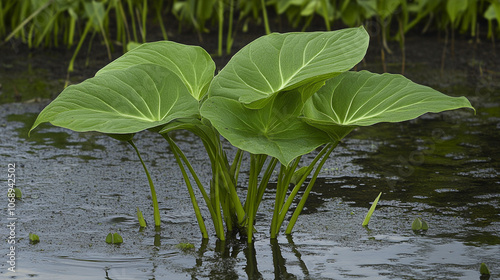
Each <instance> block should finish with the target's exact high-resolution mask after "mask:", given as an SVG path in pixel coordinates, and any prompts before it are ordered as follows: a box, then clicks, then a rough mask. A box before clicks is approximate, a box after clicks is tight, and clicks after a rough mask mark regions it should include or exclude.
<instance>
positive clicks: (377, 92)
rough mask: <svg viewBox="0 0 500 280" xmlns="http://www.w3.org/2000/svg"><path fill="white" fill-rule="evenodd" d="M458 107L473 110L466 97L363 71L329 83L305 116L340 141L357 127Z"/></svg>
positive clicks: (412, 117) (345, 75) (399, 78)
mask: <svg viewBox="0 0 500 280" xmlns="http://www.w3.org/2000/svg"><path fill="white" fill-rule="evenodd" d="M458 108H471V109H474V108H473V107H472V106H471V105H470V103H469V101H468V100H467V98H465V97H451V96H447V95H445V94H442V93H440V92H439V91H436V90H434V89H432V88H429V87H426V86H423V85H419V84H416V83H414V82H412V81H410V80H408V79H407V78H405V77H403V76H401V75H394V74H382V75H380V74H374V73H370V72H368V71H361V72H345V73H342V74H341V75H339V76H337V77H334V78H332V79H330V80H328V81H327V82H326V83H325V86H323V87H322V88H321V89H320V90H319V91H318V92H317V93H315V94H314V95H313V96H312V97H311V98H310V99H309V100H308V101H307V102H306V103H305V105H304V117H305V119H306V121H307V122H308V123H309V124H310V125H313V126H315V127H317V128H320V129H322V130H324V131H325V132H327V133H328V134H329V135H330V137H332V138H333V139H335V140H340V139H342V138H343V137H345V135H347V134H348V133H349V132H350V131H351V130H352V129H353V128H355V127H357V126H370V125H373V124H376V123H380V122H401V121H406V120H410V119H414V118H416V117H418V116H420V115H423V114H425V113H430V112H431V113H438V112H442V111H446V110H454V109H458Z"/></svg>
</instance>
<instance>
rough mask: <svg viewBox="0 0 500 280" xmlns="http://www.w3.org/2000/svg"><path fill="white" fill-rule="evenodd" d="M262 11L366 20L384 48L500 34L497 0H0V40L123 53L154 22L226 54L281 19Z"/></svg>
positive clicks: (292, 20)
mask: <svg viewBox="0 0 500 280" xmlns="http://www.w3.org/2000/svg"><path fill="white" fill-rule="evenodd" d="M268 14H271V15H278V16H279V18H280V19H281V18H283V17H284V18H286V24H288V25H289V26H291V27H293V28H294V29H297V30H305V29H307V28H308V27H309V26H310V24H311V22H312V20H313V19H314V18H315V17H319V18H321V19H322V21H323V22H324V29H327V30H330V29H331V26H333V25H337V26H339V25H340V26H341V27H346V26H347V27H354V26H359V25H361V24H364V25H367V26H370V27H371V28H372V29H373V30H375V31H376V32H377V33H378V34H379V35H380V36H381V38H382V42H383V44H384V48H386V50H387V51H388V52H390V50H389V49H388V48H387V44H386V41H387V40H398V41H401V40H402V39H403V38H404V34H405V33H407V32H408V31H410V30H412V29H417V30H418V31H426V30H428V29H429V28H433V29H438V30H443V29H444V30H448V28H452V29H453V30H459V31H460V32H462V33H466V32H470V34H471V36H476V33H477V30H478V29H479V27H478V23H484V24H483V25H482V26H481V28H484V29H486V28H487V29H488V32H487V37H488V38H492V37H494V36H495V35H498V34H499V33H500V28H499V23H500V0H245V1H244V0H23V1H19V0H0V38H3V40H4V41H8V40H10V39H12V38H18V39H19V40H21V41H22V42H24V43H26V44H27V45H28V46H29V47H40V46H56V47H57V46H59V45H64V46H67V47H73V46H74V45H75V44H77V47H76V49H75V56H76V54H77V53H78V52H79V50H80V47H81V46H82V43H83V42H84V41H85V40H86V39H88V37H89V35H90V37H93V36H94V35H96V34H97V35H99V36H100V37H101V39H102V42H103V45H105V47H106V48H107V51H108V54H109V56H111V51H112V50H113V47H116V46H119V47H122V48H123V50H124V51H126V46H127V44H128V43H129V42H146V41H147V38H148V37H147V31H148V27H149V30H151V27H159V28H160V29H161V33H162V36H163V38H164V39H166V40H167V39H168V35H167V28H166V26H170V27H172V26H175V27H178V31H179V32H182V31H183V30H186V29H189V30H195V31H196V32H198V34H199V36H200V39H201V34H203V33H206V32H210V31H211V30H212V29H213V30H214V31H216V32H218V34H219V49H218V54H219V55H221V54H222V44H223V41H222V37H223V35H226V36H227V39H226V51H227V53H230V52H231V46H232V43H233V38H234V34H235V33H236V32H244V31H246V30H248V26H249V25H250V24H253V25H257V26H263V27H264V29H263V32H264V31H265V33H269V32H272V31H273V30H272V28H271V27H270V26H278V24H282V22H281V20H274V19H277V18H278V17H273V18H272V20H269V19H268ZM233 23H234V24H235V27H234V28H233ZM236 27H237V28H236ZM403 40H404V39H403ZM72 68H73V65H72V63H71V64H70V67H69V70H70V71H71V70H72Z"/></svg>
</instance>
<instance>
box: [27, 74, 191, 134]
mask: <svg viewBox="0 0 500 280" xmlns="http://www.w3.org/2000/svg"><path fill="white" fill-rule="evenodd" d="M198 112H199V111H198V101H197V100H196V99H195V98H193V96H191V94H190V93H189V91H188V89H187V88H186V86H185V84H184V82H183V81H182V80H181V79H180V78H179V77H178V76H177V75H176V74H175V73H174V72H172V71H170V70H168V69H166V68H164V67H160V66H157V65H153V64H140V65H136V66H132V67H130V68H128V69H126V71H124V70H116V71H109V72H106V73H102V74H100V75H97V76H95V77H93V78H90V79H87V80H85V81H84V82H82V83H80V84H77V85H72V86H69V87H67V88H66V89H65V90H64V91H63V92H62V93H61V94H60V95H59V96H58V97H57V98H56V99H54V101H52V102H51V103H50V104H49V105H48V106H47V107H45V109H43V111H42V112H41V113H40V115H38V117H37V119H36V121H35V123H34V124H33V127H32V128H31V130H33V129H34V128H36V127H37V126H38V125H39V124H40V123H43V122H50V123H52V124H53V125H56V126H60V127H64V128H69V129H71V130H74V131H99V132H103V133H110V134H129V133H135V132H139V131H141V130H145V129H149V128H153V127H156V126H159V125H163V124H166V123H168V122H169V121H171V120H173V119H177V118H187V117H192V116H193V115H197V114H198ZM31 130H30V131H31Z"/></svg>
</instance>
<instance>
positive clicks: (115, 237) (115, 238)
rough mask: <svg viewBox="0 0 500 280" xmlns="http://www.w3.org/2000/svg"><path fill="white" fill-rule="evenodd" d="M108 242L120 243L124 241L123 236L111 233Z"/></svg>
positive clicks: (107, 238)
mask: <svg viewBox="0 0 500 280" xmlns="http://www.w3.org/2000/svg"><path fill="white" fill-rule="evenodd" d="M106 243H108V244H120V243H123V238H122V237H121V235H119V234H118V233H116V232H115V233H109V234H108V236H106Z"/></svg>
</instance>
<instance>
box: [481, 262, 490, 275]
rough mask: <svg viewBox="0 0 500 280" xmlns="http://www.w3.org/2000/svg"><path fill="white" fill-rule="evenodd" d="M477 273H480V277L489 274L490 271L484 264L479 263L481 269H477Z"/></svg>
mask: <svg viewBox="0 0 500 280" xmlns="http://www.w3.org/2000/svg"><path fill="white" fill-rule="evenodd" d="M479 273H481V275H490V274H491V272H490V269H489V268H488V266H486V264H485V263H481V267H480V268H479Z"/></svg>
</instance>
